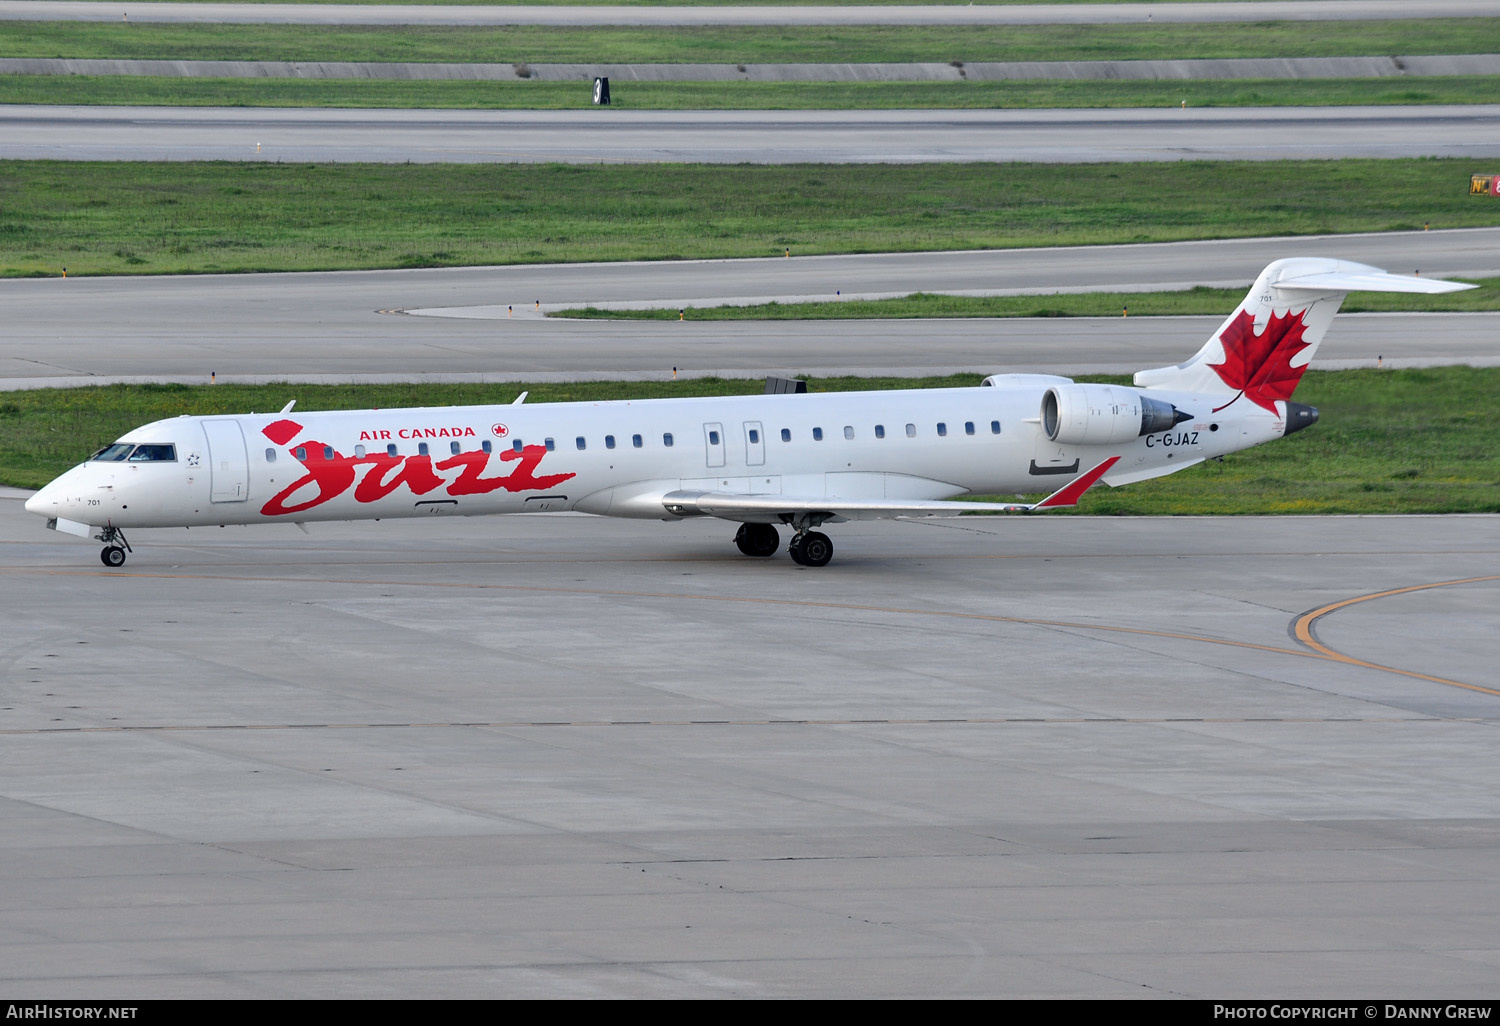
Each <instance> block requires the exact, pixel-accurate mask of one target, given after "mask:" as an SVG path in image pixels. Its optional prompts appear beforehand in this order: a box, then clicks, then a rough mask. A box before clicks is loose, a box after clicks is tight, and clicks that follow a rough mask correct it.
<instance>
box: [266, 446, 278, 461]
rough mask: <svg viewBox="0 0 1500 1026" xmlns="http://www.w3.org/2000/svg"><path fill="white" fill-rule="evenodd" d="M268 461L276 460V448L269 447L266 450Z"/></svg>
mask: <svg viewBox="0 0 1500 1026" xmlns="http://www.w3.org/2000/svg"><path fill="white" fill-rule="evenodd" d="M266 462H267V463H275V462H276V450H275V449H267V450H266Z"/></svg>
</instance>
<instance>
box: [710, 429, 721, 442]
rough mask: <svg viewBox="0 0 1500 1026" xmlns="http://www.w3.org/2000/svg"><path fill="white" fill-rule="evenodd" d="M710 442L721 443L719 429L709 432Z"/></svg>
mask: <svg viewBox="0 0 1500 1026" xmlns="http://www.w3.org/2000/svg"><path fill="white" fill-rule="evenodd" d="M708 444H709V445H718V444H719V433H718V432H717V431H710V432H709V433H708Z"/></svg>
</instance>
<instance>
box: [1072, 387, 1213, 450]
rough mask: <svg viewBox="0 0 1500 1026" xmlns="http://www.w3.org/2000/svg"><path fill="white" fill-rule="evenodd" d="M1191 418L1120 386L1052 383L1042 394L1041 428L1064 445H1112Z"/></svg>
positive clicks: (1165, 404)
mask: <svg viewBox="0 0 1500 1026" xmlns="http://www.w3.org/2000/svg"><path fill="white" fill-rule="evenodd" d="M1191 419H1192V418H1191V416H1190V415H1189V414H1186V413H1183V412H1182V411H1181V410H1179V409H1177V407H1175V406H1173V405H1172V404H1171V403H1169V402H1163V401H1162V400H1160V399H1150V398H1148V397H1146V396H1143V395H1141V394H1140V393H1139V392H1136V391H1134V390H1133V389H1129V388H1122V387H1121V386H1119V385H1080V384H1076V383H1075V384H1068V385H1054V386H1052V387H1051V388H1049V389H1047V391H1046V394H1044V395H1043V396H1042V430H1043V431H1045V432H1046V433H1047V437H1048V438H1049V439H1051V440H1052V441H1054V442H1062V443H1064V444H1066V445H1114V444H1116V443H1119V442H1128V441H1130V440H1131V439H1133V438H1140V437H1141V436H1143V435H1150V434H1155V433H1156V432H1158V431H1166V430H1168V429H1169V428H1171V427H1173V426H1175V425H1177V424H1180V423H1182V422H1183V421H1184V420H1191Z"/></svg>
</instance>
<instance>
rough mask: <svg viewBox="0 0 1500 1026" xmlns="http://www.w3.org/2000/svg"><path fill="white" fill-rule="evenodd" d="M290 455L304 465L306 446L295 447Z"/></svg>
mask: <svg viewBox="0 0 1500 1026" xmlns="http://www.w3.org/2000/svg"><path fill="white" fill-rule="evenodd" d="M392 448H395V446H392ZM292 455H293V456H295V457H297V459H299V460H301V461H302V462H303V463H306V462H307V446H305V445H299V446H297V451H296V452H294V453H292Z"/></svg>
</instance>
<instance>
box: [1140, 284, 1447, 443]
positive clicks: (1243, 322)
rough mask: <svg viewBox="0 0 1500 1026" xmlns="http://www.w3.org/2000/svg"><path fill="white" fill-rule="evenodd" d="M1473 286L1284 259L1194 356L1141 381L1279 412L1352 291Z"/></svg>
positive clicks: (1147, 374) (1149, 372)
mask: <svg viewBox="0 0 1500 1026" xmlns="http://www.w3.org/2000/svg"><path fill="white" fill-rule="evenodd" d="M1473 287H1474V286H1472V285H1465V284H1461V283H1459V282H1450V281H1442V280H1440V279H1436V278H1417V277H1411V276H1408V275H1401V274H1387V273H1386V272H1385V271H1382V270H1381V269H1380V268H1378V267H1370V266H1368V265H1366V264H1356V263H1351V262H1349V261H1347V260H1329V259H1326V258H1323V257H1293V258H1290V259H1286V260H1277V261H1276V262H1275V263H1273V264H1271V265H1270V266H1268V267H1267V268H1266V269H1265V270H1264V271H1262V272H1261V273H1260V277H1259V278H1257V279H1256V280H1255V284H1254V285H1253V286H1251V288H1250V292H1249V294H1248V295H1246V296H1245V299H1244V301H1243V302H1242V303H1240V305H1239V307H1238V308H1237V309H1236V310H1235V311H1234V313H1232V314H1230V315H1229V319H1228V320H1226V321H1225V322H1224V323H1223V324H1221V325H1220V326H1219V330H1218V331H1215V332H1214V333H1213V335H1211V336H1210V337H1209V339H1208V341H1207V342H1206V343H1204V345H1203V348H1202V349H1200V350H1198V352H1197V353H1196V354H1194V356H1193V357H1192V359H1190V360H1187V361H1185V362H1183V363H1179V364H1177V365H1176V366H1174V367H1158V368H1156V369H1155V370H1143V371H1139V372H1137V374H1136V376H1135V383H1136V386H1137V387H1139V388H1162V389H1174V390H1182V391H1186V392H1201V393H1204V394H1207V395H1222V396H1224V397H1225V401H1224V404H1223V406H1228V405H1229V404H1230V403H1231V402H1234V401H1236V400H1237V399H1239V398H1240V397H1241V396H1243V397H1244V398H1246V399H1248V400H1249V401H1250V402H1253V403H1255V404H1256V405H1257V406H1262V407H1264V408H1265V409H1267V410H1270V411H1271V412H1272V413H1275V412H1276V402H1277V400H1283V401H1284V400H1287V399H1290V398H1291V396H1292V392H1293V391H1294V390H1295V389H1296V387H1297V383H1298V382H1299V381H1301V380H1302V372H1303V371H1305V370H1306V369H1307V365H1308V363H1309V362H1310V361H1311V360H1312V358H1313V354H1314V353H1315V352H1316V351H1317V349H1318V343H1320V342H1322V341H1323V335H1324V334H1325V333H1326V332H1327V331H1328V326H1329V324H1331V323H1332V322H1333V315H1334V314H1335V313H1337V312H1338V309H1339V304H1340V303H1342V302H1343V301H1344V296H1345V295H1347V294H1348V293H1350V292H1360V291H1369V292H1424V293H1437V292H1456V291H1458V290H1460V289H1467V288H1473ZM1220 408H1221V409H1222V408H1223V407H1222V406H1221V407H1220Z"/></svg>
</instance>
